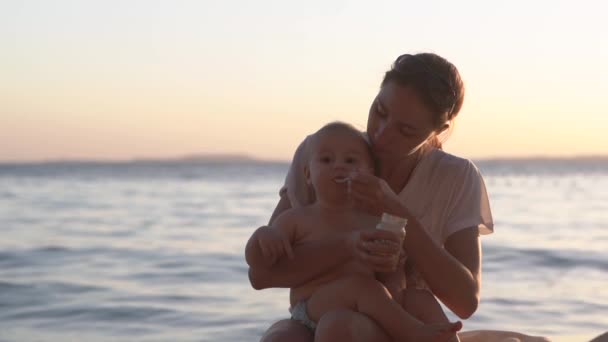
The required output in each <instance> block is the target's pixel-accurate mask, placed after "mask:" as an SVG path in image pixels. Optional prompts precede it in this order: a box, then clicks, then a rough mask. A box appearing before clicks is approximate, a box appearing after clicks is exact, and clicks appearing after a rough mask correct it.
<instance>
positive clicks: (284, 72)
mask: <svg viewBox="0 0 608 342" xmlns="http://www.w3.org/2000/svg"><path fill="white" fill-rule="evenodd" d="M605 6H606V5H604V4H603V3H602V2H600V1H581V2H577V4H576V5H575V4H573V3H570V2H565V1H536V2H527V1H514V2H509V3H508V4H507V3H502V4H495V3H492V4H488V3H486V2H482V1H468V2H467V1H465V2H458V3H454V2H449V1H429V2H424V3H415V4H412V3H408V2H403V1H380V2H374V3H373V4H372V2H363V1H334V2H330V3H326V2H323V1H312V2H306V4H297V5H293V4H286V3H284V2H281V1H261V2H247V1H229V2H223V1H199V2H195V1H192V2H189V1H183V2H181V1H180V2H173V1H129V2H124V1H104V2H71V1H53V2H46V1H27V0H26V1H18V2H17V1H15V2H13V3H10V4H6V3H3V4H0V55H1V56H2V57H1V58H0V75H2V79H3V81H2V82H0V83H1V84H0V160H5V161H6V160H10V161H26V160H48V159H66V158H79V159H83V158H84V159H130V158H139V157H150V158H159V157H160V158H162V157H174V156H183V155H191V154H205V153H244V154H249V155H252V156H255V157H260V158H265V159H284V160H286V159H289V158H290V157H291V154H292V153H293V150H294V149H295V147H296V146H297V144H298V143H299V141H300V140H301V139H302V138H303V137H304V136H305V135H306V134H308V133H310V132H313V131H314V130H316V129H317V128H319V127H320V126H321V125H323V124H324V123H327V122H329V121H333V120H342V121H347V122H351V123H353V124H355V125H357V126H359V127H361V128H364V127H365V120H366V117H367V110H368V107H369V104H370V103H371V101H372V99H373V97H374V96H375V93H376V91H377V89H378V85H379V83H380V80H381V77H382V74H383V72H384V71H385V70H386V69H387V68H388V67H389V66H390V63H391V62H392V61H393V59H394V58H395V57H396V56H397V55H399V54H401V53H406V52H422V51H433V52H436V53H439V54H441V55H443V56H444V57H446V58H448V59H449V60H451V61H452V62H453V63H454V64H456V65H457V66H458V68H459V69H460V72H461V74H462V76H463V78H464V80H465V82H466V85H467V96H466V99H465V105H464V107H463V110H462V112H461V114H460V115H459V118H458V120H457V121H456V128H455V130H454V131H453V133H452V136H451V138H450V140H449V141H448V143H447V144H446V150H448V151H450V152H453V153H456V154H459V155H462V156H465V157H471V158H482V157H507V156H508V157H511V156H571V155H592V154H593V155H599V154H602V155H606V154H608V139H606V138H605V137H604V136H603V135H604V131H605V129H606V128H607V127H608V110H607V109H606V106H605V104H604V102H605V98H606V95H605V93H606V89H607V87H608V86H607V85H606V80H608V67H607V66H606V62H605V61H606V60H608V44H607V43H606V39H605V37H604V34H605V32H608V24H606V23H605V20H604V18H603V13H606V8H605Z"/></svg>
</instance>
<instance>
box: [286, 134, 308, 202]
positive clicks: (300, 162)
mask: <svg viewBox="0 0 608 342" xmlns="http://www.w3.org/2000/svg"><path fill="white" fill-rule="evenodd" d="M309 139H310V136H307V137H306V139H304V141H302V143H300V145H299V146H298V148H297V149H296V152H295V153H294V155H293V159H292V160H291V166H290V167H289V171H288V172H287V176H286V177H285V185H283V187H282V188H281V191H280V193H281V195H287V197H288V198H289V202H290V203H291V207H292V208H298V207H302V206H306V205H309V204H311V203H313V202H314V201H315V196H314V191H313V189H312V187H311V186H310V185H308V183H307V182H306V176H305V174H304V168H305V167H306V164H307V162H308V159H309V158H308V148H307V145H306V144H307V142H308V141H309Z"/></svg>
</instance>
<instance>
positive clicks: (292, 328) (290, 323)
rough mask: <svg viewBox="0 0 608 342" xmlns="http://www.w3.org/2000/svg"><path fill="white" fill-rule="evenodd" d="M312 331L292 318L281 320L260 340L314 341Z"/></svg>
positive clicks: (284, 341)
mask: <svg viewBox="0 0 608 342" xmlns="http://www.w3.org/2000/svg"><path fill="white" fill-rule="evenodd" d="M313 339H314V336H313V334H312V332H311V331H310V330H309V329H308V328H306V327H305V326H304V325H302V324H301V323H299V322H296V321H294V320H291V319H283V320H280V321H278V322H276V323H274V324H273V325H271V326H270V328H268V330H266V332H265V333H264V335H263V336H262V338H261V339H260V342H313Z"/></svg>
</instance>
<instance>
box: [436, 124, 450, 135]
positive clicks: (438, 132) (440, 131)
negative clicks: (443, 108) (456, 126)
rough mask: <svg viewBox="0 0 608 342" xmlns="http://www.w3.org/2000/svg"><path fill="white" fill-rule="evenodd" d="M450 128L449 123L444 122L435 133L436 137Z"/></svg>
mask: <svg viewBox="0 0 608 342" xmlns="http://www.w3.org/2000/svg"><path fill="white" fill-rule="evenodd" d="M449 128H450V123H449V122H446V123H444V124H443V126H441V128H439V130H438V131H437V135H439V134H441V133H443V132H445V131H447V130H448V129H449Z"/></svg>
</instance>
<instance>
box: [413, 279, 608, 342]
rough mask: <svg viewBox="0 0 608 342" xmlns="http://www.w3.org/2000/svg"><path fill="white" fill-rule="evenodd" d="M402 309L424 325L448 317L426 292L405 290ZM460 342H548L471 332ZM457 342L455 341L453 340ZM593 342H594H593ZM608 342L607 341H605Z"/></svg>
mask: <svg viewBox="0 0 608 342" xmlns="http://www.w3.org/2000/svg"><path fill="white" fill-rule="evenodd" d="M402 298H403V299H402V302H401V303H402V305H403V308H404V309H405V310H406V311H407V312H409V313H410V314H412V315H413V316H414V317H416V318H418V319H419V320H421V321H422V322H424V323H446V322H449V320H448V317H447V316H446V315H445V312H443V309H442V308H441V305H440V304H439V302H438V301H437V298H435V296H434V295H433V294H432V293H431V292H429V291H427V290H417V289H406V290H403V293H402ZM458 338H459V339H460V341H462V342H548V341H549V340H548V339H547V338H545V337H542V336H530V335H525V334H521V333H517V332H512V331H498V330H473V331H465V332H459V333H458ZM454 341H457V340H454ZM593 342H595V341H593ZM607 342H608V341H607Z"/></svg>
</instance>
